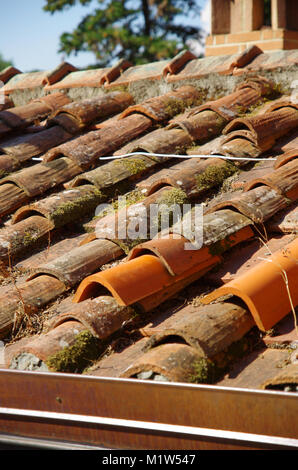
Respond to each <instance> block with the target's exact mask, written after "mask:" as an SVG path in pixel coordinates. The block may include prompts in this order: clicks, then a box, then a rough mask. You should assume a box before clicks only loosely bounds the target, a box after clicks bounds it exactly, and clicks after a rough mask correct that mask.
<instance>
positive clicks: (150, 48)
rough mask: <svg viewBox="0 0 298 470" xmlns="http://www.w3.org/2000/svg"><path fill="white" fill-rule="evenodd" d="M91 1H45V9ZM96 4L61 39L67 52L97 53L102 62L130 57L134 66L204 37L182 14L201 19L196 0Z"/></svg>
mask: <svg viewBox="0 0 298 470" xmlns="http://www.w3.org/2000/svg"><path fill="white" fill-rule="evenodd" d="M91 3H92V0H46V5H45V6H44V10H45V11H48V12H50V13H52V14H53V13H55V12H58V11H64V10H66V9H69V8H71V7H73V6H74V5H76V4H81V5H83V6H90V4H91ZM97 3H98V7H97V8H95V9H94V10H93V11H92V12H90V13H89V14H87V15H86V16H85V17H84V18H82V20H81V22H80V23H79V24H78V26H77V27H76V28H75V29H74V30H73V31H72V32H65V33H63V34H62V35H61V37H60V50H59V52H64V53H66V54H67V55H70V54H72V53H75V54H76V53H78V52H80V51H91V52H93V53H94V54H95V57H96V61H97V65H98V66H110V65H111V64H113V63H114V62H115V60H119V59H126V60H128V61H130V62H132V63H133V64H142V63H147V62H154V61H157V60H161V59H167V58H172V57H173V56H175V55H176V54H177V53H178V52H180V51H181V50H183V49H185V43H186V41H187V40H190V39H198V40H199V39H200V37H201V36H200V29H199V28H198V27H196V26H191V25H185V24H184V23H183V22H182V21H181V19H180V15H182V14H184V13H185V12H187V14H188V16H189V17H190V16H191V15H192V16H193V17H194V18H198V17H199V11H200V8H199V6H198V0H97Z"/></svg>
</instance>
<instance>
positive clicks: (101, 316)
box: [0, 47, 298, 388]
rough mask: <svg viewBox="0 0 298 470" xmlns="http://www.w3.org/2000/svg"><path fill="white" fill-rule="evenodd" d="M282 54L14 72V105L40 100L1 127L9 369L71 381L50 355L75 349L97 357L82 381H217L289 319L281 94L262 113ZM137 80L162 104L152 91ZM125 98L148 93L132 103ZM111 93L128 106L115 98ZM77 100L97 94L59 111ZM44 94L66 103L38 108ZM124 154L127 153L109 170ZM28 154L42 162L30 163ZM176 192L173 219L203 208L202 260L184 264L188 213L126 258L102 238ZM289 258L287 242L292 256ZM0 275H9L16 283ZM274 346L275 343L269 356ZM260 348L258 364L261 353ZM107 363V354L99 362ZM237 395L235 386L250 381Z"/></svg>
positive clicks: (288, 144)
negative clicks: (28, 327)
mask: <svg viewBox="0 0 298 470" xmlns="http://www.w3.org/2000/svg"><path fill="white" fill-rule="evenodd" d="M296 56H297V51H283V52H281V53H278V54H277V53H262V51H260V50H259V49H258V48H256V47H252V48H251V49H249V50H247V51H244V53H243V54H240V55H235V56H229V57H218V58H214V57H212V58H205V59H197V58H195V57H194V56H193V55H192V54H191V53H189V52H188V51H183V52H182V53H180V54H179V55H177V56H176V57H174V58H173V59H172V60H166V61H161V62H158V63H155V64H148V65H144V66H137V67H134V66H132V65H131V64H128V63H124V62H120V63H118V64H117V65H116V66H115V67H112V68H111V69H97V70H90V71H74V69H73V68H72V66H71V65H69V64H68V65H65V64H64V65H61V67H58V68H57V69H56V70H54V71H49V72H41V73H38V74H36V73H35V74H29V75H27V74H22V73H18V74H16V75H14V77H12V78H11V79H10V80H9V81H8V82H7V84H8V85H9V86H11V85H12V84H13V83H15V85H16V86H17V87H22V86H24V87H25V88H24V89H27V90H30V89H32V87H35V86H37V87H39V91H38V93H40V95H38V96H39V99H38V100H31V102H26V103H23V104H22V106H14V107H12V108H11V109H10V110H9V111H7V112H8V113H9V114H7V112H6V114H3V113H2V112H1V113H0V132H2V137H1V142H0V148H1V152H0V153H2V155H1V156H0V168H1V169H2V171H3V172H6V173H10V174H9V175H7V176H6V177H5V178H2V180H1V181H0V211H1V216H2V218H3V226H2V228H1V229H0V258H1V262H2V264H1V272H2V271H3V279H4V281H3V286H1V288H0V306H1V308H0V310H1V315H0V338H2V339H4V340H5V341H7V343H8V344H7V347H6V348H5V350H6V358H5V361H6V367H10V368H12V369H19V370H20V369H30V368H34V370H46V371H52V370H58V371H68V372H69V371H71V372H73V371H76V372H81V371H82V370H81V369H80V366H79V365H78V364H77V363H76V362H75V361H76V360H79V357H76V359H75V361H74V362H73V363H72V364H70V363H68V364H66V363H63V364H62V362H59V357H60V356H59V354H60V353H61V351H64V350H65V349H64V346H68V348H71V347H72V346H74V345H75V344H76V339H77V338H78V336H79V335H81V334H83V335H86V334H87V336H85V338H87V339H88V341H89V340H90V341H91V340H92V339H93V340H96V348H97V349H96V350H97V354H98V355H97V356H95V357H92V361H94V360H97V362H96V363H95V365H94V367H93V370H91V371H89V372H88V373H89V374H91V375H101V376H113V377H122V378H123V377H125V378H127V377H129V378H142V379H149V380H160V379H161V380H168V381H173V380H178V381H182V382H183V381H185V382H192V381H194V382H196V383H221V382H220V380H218V377H216V376H215V375H214V372H215V369H214V367H215V368H216V369H217V368H218V369H219V371H220V373H221V374H222V373H223V372H224V371H226V370H227V368H228V369H229V368H230V367H231V365H232V364H233V360H234V359H235V356H234V357H233V347H235V345H239V344H240V343H241V344H246V347H247V348H248V349H249V348H250V345H251V347H252V348H253V346H254V343H253V341H254V338H255V337H254V332H255V331H256V330H257V333H258V336H257V337H258V338H260V332H259V331H258V330H259V329H260V330H261V332H263V333H262V334H265V331H266V330H267V329H269V328H276V325H277V324H278V325H280V322H281V321H283V320H286V319H287V318H289V315H290V316H291V305H290V303H289V295H288V294H289V292H288V291H287V289H286V288H285V285H286V284H285V282H284V280H283V277H282V276H281V275H280V266H281V267H282V272H283V273H285V275H286V278H287V280H288V282H289V284H288V287H289V291H290V296H291V299H292V301H293V305H294V307H295V306H296V305H297V303H298V299H297V298H296V297H297V296H296V289H295V286H296V285H295V279H296V277H297V273H296V271H297V269H296V268H297V259H298V253H296V251H297V250H296V248H297V247H296V244H297V243H296V242H297V237H296V236H295V233H296V232H297V214H296V213H297V197H298V194H297V176H298V175H297V171H296V170H297V168H296V167H297V163H296V161H297V159H296V156H297V142H296V140H297V119H298V118H297V112H298V111H297V105H296V104H295V102H293V100H291V98H290V96H286V95H282V96H280V97H279V98H278V99H275V100H273V98H274V96H275V97H276V94H277V86H276V80H277V77H279V78H280V77H281V75H278V74H279V72H278V68H277V67H280V68H282V67H286V68H287V71H290V75H289V77H290V76H292V75H291V74H292V73H294V72H293V71H294V69H295V67H296V65H297V64H296V63H297V57H296ZM278 64H279V65H278ZM249 70H252V71H254V73H253V74H249V73H248V72H249ZM240 72H241V73H242V72H245V75H244V76H243V79H242V78H241V75H240ZM210 74H217V75H216V76H217V79H218V80H219V81H220V82H221V84H222V89H223V91H224V94H223V96H221V97H220V98H218V99H212V98H211V91H210V94H208V93H207V95H206V94H204V93H202V90H201V82H200V79H199V77H208V75H210ZM238 75H239V76H238ZM269 77H270V80H269ZM152 79H153V80H156V81H158V84H159V85H160V86H159V88H158V87H154V89H152V90H151V89H150V80H152ZM82 80H83V81H84V82H82ZM188 80H189V81H188ZM226 80H227V81H226ZM142 81H143V82H142ZM228 81H229V82H228ZM135 82H142V83H144V84H146V90H147V91H146V99H144V100H142V99H140V95H138V93H136V91H135V89H134V83H135ZM178 82H179V86H180V85H181V88H179V89H176V85H177V84H178ZM189 83H191V86H189ZM171 84H173V88H172V85H171ZM119 85H125V86H126V85H127V86H129V90H131V93H129V94H128V93H124V92H116V91H115V93H114V92H113V88H112V87H117V86H119ZM85 86H89V87H92V88H94V89H96V90H93V92H94V96H93V97H92V98H88V99H85V100H80V101H79V100H78V99H76V98H73V99H72V100H71V99H70V98H69V97H70V96H71V88H73V87H80V88H84V87H85ZM110 88H111V92H109V89H110ZM136 88H137V87H136ZM16 89H21V88H14V90H16ZM56 89H57V90H59V89H61V91H62V90H63V92H64V93H65V94H63V95H62V94H61V93H58V94H57V93H53V94H47V93H48V92H49V91H50V90H51V91H54V90H56ZM11 90H12V87H11ZM107 90H108V93H106V91H107ZM160 90H166V93H165V94H162V93H161V92H160ZM227 90H229V91H227ZM11 96H12V98H13V95H11ZM55 96H56V97H60V98H59V99H58V98H57V100H55ZM144 96H145V95H144ZM73 97H74V94H73ZM148 97H150V98H148ZM64 100H65V101H64ZM59 139H60V140H59ZM130 152H136V153H137V155H132V156H130V157H125V158H119V157H121V155H123V154H126V153H130ZM147 153H153V154H154V153H157V154H168V155H166V156H164V157H158V156H156V155H146V154H147ZM173 154H176V156H178V157H179V158H180V157H181V159H180V160H179V161H178V162H177V160H176V159H175V158H173V157H174V156H173ZM210 154H213V155H212V156H211V158H210V157H208V155H209V156H210ZM38 155H40V161H37V162H36V161H35V160H32V157H34V156H35V157H36V156H38ZM187 155H189V156H191V157H192V158H186V156H187ZM200 155H201V157H200ZM104 156H108V157H113V159H112V160H107V161H106V160H103V159H102V160H101V159H100V157H104ZM203 156H205V157H206V158H202V157H203ZM230 157H232V158H233V159H232V160H227V159H226V158H228V159H229V158H230ZM235 157H237V158H238V160H237V159H234V158H235ZM260 157H261V161H255V160H249V159H252V158H260ZM246 158H247V159H246ZM266 159H267V160H266ZM255 163H258V164H257V165H255ZM177 190H178V191H179V190H180V192H181V194H183V200H181V201H180V202H179V204H183V202H187V203H188V204H189V203H190V204H191V205H192V207H193V206H194V204H197V203H203V208H204V214H203V222H204V224H203V227H202V235H203V244H202V246H201V247H200V248H199V249H196V250H195V249H192V250H185V249H184V245H185V243H186V242H188V243H189V242H190V243H194V241H195V240H194V234H193V230H192V229H193V225H192V224H193V223H194V222H195V218H194V217H195V212H194V207H193V209H192V211H191V213H190V215H191V226H190V227H188V231H187V233H185V232H183V233H181V226H180V227H179V224H174V225H173V226H171V227H170V234H168V236H167V237H166V236H165V234H164V233H162V234H161V235H163V237H162V238H158V237H154V236H153V237H149V238H148V233H147V234H146V237H147V238H145V240H141V239H140V240H138V241H137V244H136V242H135V240H131V239H130V237H129V236H127V238H126V239H122V238H120V237H119V236H118V235H119V234H117V233H116V234H114V235H113V234H111V233H110V232H109V228H110V227H111V225H110V224H111V223H112V222H113V221H115V220H117V221H120V222H121V217H120V216H121V215H123V214H124V215H125V216H126V221H125V222H124V226H125V227H127V226H128V223H129V222H130V221H131V220H133V217H134V215H135V212H134V211H135V210H136V209H137V208H138V207H140V205H143V206H144V209H145V211H144V217H145V218H148V217H149V214H150V212H149V208H150V204H151V203H157V204H161V201H162V196H164V195H169V194H171V191H177ZM235 190H236V191H235ZM118 194H119V195H126V196H128V201H127V204H128V205H127V207H124V208H121V206H120V207H119V209H118V210H116V212H115V214H111V215H107V216H105V217H101V218H100V217H95V218H94V211H95V209H96V207H97V206H98V204H101V203H103V202H109V203H111V202H113V201H114V200H115V199H116V197H117V195H118ZM130 198H131V199H130ZM134 198H136V199H134ZM160 198H161V199H160ZM115 207H116V206H115ZM129 211H130V212H129ZM100 228H102V229H104V230H106V231H105V232H103V231H100ZM85 229H86V230H88V231H92V233H89V235H87V234H86V233H85V232H84V230H85ZM174 234H175V235H177V234H180V235H182V236H183V238H178V239H177V238H176V237H175V236H174ZM260 240H263V243H262V242H261V241H260ZM286 242H289V243H293V245H291V244H290V245H288V248H289V250H290V251H286V249H285V248H284V246H283V244H284V243H286ZM279 243H281V244H282V245H281V246H283V250H282V251H279V247H280V245H279ZM293 247H294V248H293ZM268 249H270V253H272V254H270V255H268V254H267V251H266V250H268ZM289 253H290V255H289ZM260 257H261V258H262V257H264V258H265V259H266V261H263V260H261V259H259V258H260ZM235 259H236V266H235ZM276 260H277V261H276ZM7 266H8V267H7ZM9 267H10V268H11V269H16V271H15V276H16V279H17V280H16V282H15V281H14V280H13V279H12V278H11V274H10V269H9ZM18 269H19V270H20V272H18ZM256 276H259V277H258V278H257V280H258V282H257V283H256ZM293 279H294V281H293ZM238 284H239V286H240V287H239V286H238ZM236 285H237V288H238V287H239V290H237V292H236V290H233V288H234V289H236V287H235V286H236ZM216 287H218V289H217V288H216ZM224 288H226V289H230V290H227V291H225V292H224V291H223V289H224ZM260 291H262V292H261V294H262V295H260V296H259V292H260ZM206 294H207V296H206ZM223 294H224V295H226V294H229V295H228V297H226V296H224V297H222V295H223ZM295 296H296V297H295ZM208 299H209V300H208ZM210 299H214V300H212V302H211V303H210V304H205V302H206V301H207V300H208V301H210ZM239 299H241V300H242V301H244V302H242V301H240V300H239ZM30 315H31V317H30V318H33V316H34V317H35V316H38V318H39V322H40V325H39V329H38V330H36V329H35V330H34V331H33V332H32V333H30V334H29V336H27V337H26V336H25V335H23V337H22V334H21V329H22V327H23V325H24V324H26V321H28V319H29V316H30ZM48 315H49V319H48V320H47V316H48ZM19 328H20V330H19V333H18V329H19ZM290 328H292V332H290V333H291V338H295V332H294V330H293V328H294V326H293V324H292V325H291V327H290ZM290 333H289V334H290ZM15 334H17V335H18V334H20V339H18V336H16V337H15V336H14V335H15ZM88 335H89V336H88ZM114 335H116V343H114V342H113V341H114V339H113V338H114ZM250 335H251V336H250ZM282 336H283V335H282V333H280V340H278V337H276V339H277V341H280V344H283V343H282V341H283V339H282ZM117 338H118V339H119V341H120V342H121V341H123V342H124V345H128V347H121V349H122V350H121V352H116V350H115V352H113V351H114V344H117V341H118V339H117ZM272 339H273V340H274V337H273V338H272ZM294 340H295V339H294ZM243 341H244V342H243ZM250 341H252V344H251V343H250ZM242 342H243V343H242ZM264 344H265V346H264V347H265V349H266V352H268V351H269V352H270V347H271V346H270V344H272V343H270V340H269V339H268V337H267V339H266V343H264ZM106 348H108V351H110V352H111V355H109V354H107V355H106V356H105V354H103V353H104V352H105V351H106ZM248 349H246V350H245V348H244V349H243V354H244V355H246V357H248V356H247V352H248ZM240 355H241V354H240V353H238V356H237V359H240ZM34 358H35V359H34ZM87 359H88V358H85V359H84V360H83V363H84V364H85V365H88V361H89V359H91V358H90V357H89V359H88V360H87ZM34 361H35V362H34ZM252 363H254V360H253V361H252ZM59 364H60V365H59ZM198 364H200V366H201V371H202V373H201V374H198ZM256 367H257V366H256ZM76 368H78V369H76ZM248 369H249V368H247V370H248ZM252 370H255V369H253V368H252ZM252 373H254V372H252ZM270 374H271V375H270ZM270 374H269V372H268V374H267V375H266V374H265V373H264V374H263V375H262V377H260V376H258V375H257V374H256V376H255V377H253V378H252V379H251V382H250V383H251V384H257V386H259V384H262V383H265V381H266V380H267V379H270V380H271V382H270V383H271V385H269V388H270V387H271V386H275V385H272V383H273V382H272V380H273V374H272V368H270ZM288 375H289V376H290V374H288ZM291 377H292V375H291ZM262 378H263V379H264V380H261V379H262ZM243 380H244V381H243V382H241V377H240V378H239V381H238V382H237V383H242V384H244V383H245V384H247V383H248V381H247V377H246V378H244V379H243ZM278 380H279V379H278ZM287 380H288V379H287ZM295 380H296V379H294V380H293V383H296V382H295ZM224 381H226V383H228V384H229V385H231V384H233V383H236V382H233V381H232V379H231V377H230V378H227V377H226V378H225V379H224V380H223V382H224ZM266 383H267V382H266ZM274 383H275V384H276V383H277V382H274ZM284 384H285V382H282V386H283V385H284ZM229 385H228V386H229ZM278 386H281V385H280V384H279V385H278Z"/></svg>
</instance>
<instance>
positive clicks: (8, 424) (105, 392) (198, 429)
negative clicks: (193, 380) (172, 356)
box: [0, 369, 298, 450]
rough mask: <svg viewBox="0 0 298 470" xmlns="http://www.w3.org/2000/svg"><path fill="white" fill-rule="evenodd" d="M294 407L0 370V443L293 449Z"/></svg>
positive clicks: (277, 399)
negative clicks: (19, 440)
mask: <svg viewBox="0 0 298 470" xmlns="http://www.w3.org/2000/svg"><path fill="white" fill-rule="evenodd" d="M297 403H298V402H297V394H295V393H287V392H277V391H269V390H268V391H267V390H249V389H237V388H226V387H219V386H210V385H195V384H184V383H173V382H172V383H171V382H170V383H168V382H148V381H142V380H132V379H115V378H106V377H93V376H84V375H75V374H60V373H59V374H56V373H40V372H28V371H26V372H23V371H12V370H6V369H3V370H0V443H1V442H8V441H7V439H8V440H9V439H10V438H11V440H14V439H15V440H16V441H17V440H18V439H21V440H22V439H25V440H28V439H29V440H30V439H31V440H32V439H33V441H32V442H33V443H34V440H35V441H36V443H38V442H40V444H39V445H49V446H51V445H52V446H55V445H58V447H59V445H61V446H67V445H68V446H70V447H71V446H82V447H84V446H87V447H88V446H91V447H92V448H101V449H134V450H136V449H138V450H142V449H147V450H148V449H183V450H188V449H195V450H215V449H216V450H223V449H224V450H228V449H229V450H239V449H254V450H255V449H270V450H271V449H272V450H273V449H274V450H275V449H287V450H288V449H297V448H298V420H297V416H298V406H297ZM5 440H6V441H5ZM21 442H22V441H21ZM46 442H48V444H45V443H46ZM94 446H96V447H94ZM53 448H54V447H53Z"/></svg>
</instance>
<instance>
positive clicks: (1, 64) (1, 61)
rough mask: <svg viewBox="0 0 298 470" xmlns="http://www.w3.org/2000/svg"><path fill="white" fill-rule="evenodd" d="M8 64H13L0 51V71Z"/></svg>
mask: <svg viewBox="0 0 298 470" xmlns="http://www.w3.org/2000/svg"><path fill="white" fill-rule="evenodd" d="M10 65H13V63H12V61H11V60H5V59H4V57H3V56H2V54H1V53H0V71H1V70H4V69H6V67H9V66H10Z"/></svg>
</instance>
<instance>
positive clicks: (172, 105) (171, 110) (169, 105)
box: [165, 98, 202, 118]
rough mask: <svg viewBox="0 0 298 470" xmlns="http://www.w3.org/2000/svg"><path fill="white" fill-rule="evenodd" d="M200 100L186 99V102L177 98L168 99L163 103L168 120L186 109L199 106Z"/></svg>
mask: <svg viewBox="0 0 298 470" xmlns="http://www.w3.org/2000/svg"><path fill="white" fill-rule="evenodd" d="M201 102H202V99H201V98H188V99H187V100H183V99H179V98H168V99H167V100H166V102H165V111H166V113H167V114H168V116H169V118H171V117H174V116H176V115H177V114H181V113H183V112H184V111H185V110H186V109H187V108H190V107H192V106H198V105H199V104H201Z"/></svg>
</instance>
